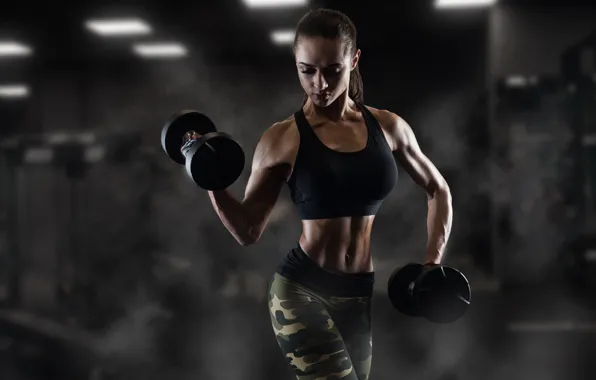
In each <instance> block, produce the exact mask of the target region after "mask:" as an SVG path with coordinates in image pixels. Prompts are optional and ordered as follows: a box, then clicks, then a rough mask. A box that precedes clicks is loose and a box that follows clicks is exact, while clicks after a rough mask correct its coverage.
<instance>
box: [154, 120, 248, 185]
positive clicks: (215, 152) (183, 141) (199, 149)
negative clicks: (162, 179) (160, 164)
mask: <svg viewBox="0 0 596 380" xmlns="http://www.w3.org/2000/svg"><path fill="white" fill-rule="evenodd" d="M161 146H162V148H163V150H164V151H165V152H166V154H167V155H168V156H169V157H170V158H171V159H172V160H174V162H176V163H178V164H180V165H185V166H186V172H187V173H188V175H189V176H190V178H192V180H193V181H194V182H195V183H196V184H197V185H198V186H200V187H201V188H203V189H205V190H211V191H217V190H223V189H225V188H227V187H229V186H230V185H232V184H233V183H234V182H236V180H237V179H238V178H239V177H240V175H241V174H242V171H243V170H244V165H245V157H244V151H243V150H242V147H241V146H240V144H238V143H237V142H236V141H235V140H234V139H232V137H231V136H230V135H228V134H227V133H223V132H217V130H216V128H215V124H213V122H212V121H211V119H210V118H209V117H207V116H206V115H204V114H202V113H200V112H197V111H181V112H178V113H176V114H174V115H172V117H170V119H169V120H168V121H167V122H166V124H165V126H164V127H163V129H162V131H161Z"/></svg>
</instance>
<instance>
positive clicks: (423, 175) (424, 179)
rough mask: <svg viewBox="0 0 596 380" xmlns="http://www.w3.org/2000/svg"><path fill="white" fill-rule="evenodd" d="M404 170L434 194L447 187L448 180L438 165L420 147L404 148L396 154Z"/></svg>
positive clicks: (430, 194) (431, 194)
mask: <svg viewBox="0 0 596 380" xmlns="http://www.w3.org/2000/svg"><path fill="white" fill-rule="evenodd" d="M396 158H397V160H398V162H399V163H400V164H401V166H402V167H403V168H404V170H405V171H406V172H407V173H408V174H409V175H410V177H411V178H412V179H413V180H414V182H416V184H418V185H419V186H420V187H422V188H424V190H425V191H426V192H427V193H428V195H429V196H433V195H434V194H435V192H436V191H437V190H439V189H442V188H444V187H446V185H447V184H446V182H445V179H444V178H443V176H442V175H441V173H440V172H439V170H438V169H437V167H436V166H435V165H434V164H433V163H432V162H431V160H430V159H429V158H428V157H426V155H425V154H424V153H422V152H421V151H420V149H404V150H403V151H399V152H397V154H396Z"/></svg>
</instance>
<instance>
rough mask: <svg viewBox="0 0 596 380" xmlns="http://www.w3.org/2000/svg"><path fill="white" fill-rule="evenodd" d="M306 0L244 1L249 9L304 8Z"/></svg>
mask: <svg viewBox="0 0 596 380" xmlns="http://www.w3.org/2000/svg"><path fill="white" fill-rule="evenodd" d="M307 3H308V0H244V4H246V6H247V7H249V8H285V7H298V6H304V5H306V4H307Z"/></svg>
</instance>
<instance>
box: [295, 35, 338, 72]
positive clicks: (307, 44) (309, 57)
mask: <svg viewBox="0 0 596 380" xmlns="http://www.w3.org/2000/svg"><path fill="white" fill-rule="evenodd" d="M344 52H345V49H344V44H343V42H342V41H341V40H331V39H327V38H322V37H302V38H300V39H299V40H298V44H297V45H296V62H304V63H307V64H310V65H321V66H325V65H331V64H334V63H339V62H343V61H344V60H345V58H346V56H345V54H344Z"/></svg>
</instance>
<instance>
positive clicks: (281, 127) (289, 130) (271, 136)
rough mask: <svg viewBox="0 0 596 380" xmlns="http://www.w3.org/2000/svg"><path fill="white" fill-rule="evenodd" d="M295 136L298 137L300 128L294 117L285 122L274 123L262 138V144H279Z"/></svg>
mask: <svg viewBox="0 0 596 380" xmlns="http://www.w3.org/2000/svg"><path fill="white" fill-rule="evenodd" d="M294 135H295V136H297V135H298V128H297V127H296V121H295V120H294V116H290V117H288V118H287V119H285V120H281V121H277V122H275V123H273V124H272V125H271V126H270V127H269V128H267V129H266V130H265V132H264V133H263V136H262V137H261V142H263V143H267V144H271V143H272V144H277V143H279V142H282V141H285V140H286V139H287V138H289V137H292V136H294Z"/></svg>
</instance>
